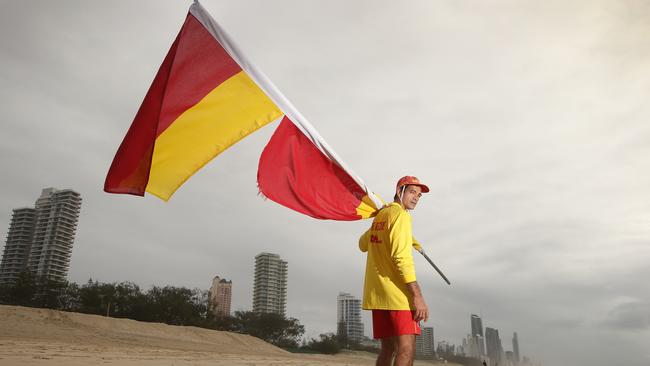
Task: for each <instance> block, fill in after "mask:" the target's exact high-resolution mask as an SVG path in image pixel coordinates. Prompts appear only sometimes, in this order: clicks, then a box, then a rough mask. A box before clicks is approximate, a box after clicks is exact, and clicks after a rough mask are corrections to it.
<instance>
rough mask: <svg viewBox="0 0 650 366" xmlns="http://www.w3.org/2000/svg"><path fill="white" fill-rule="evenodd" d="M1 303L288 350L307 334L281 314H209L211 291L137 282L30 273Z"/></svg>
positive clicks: (0, 295) (1, 290) (1, 292)
mask: <svg viewBox="0 0 650 366" xmlns="http://www.w3.org/2000/svg"><path fill="white" fill-rule="evenodd" d="M0 304H5V305H20V306H29V307H38V308H49V309H55V310H63V311H74V312H80V313H86V314H97V315H104V316H111V317H115V318H129V319H134V320H140V321H145V322H158V323H166V324H170V325H192V326H197V327H202V328H210V329H215V330H227V331H231V332H237V333H244V334H250V335H252V336H255V337H258V338H260V339H263V340H265V341H267V342H269V343H271V344H274V345H276V346H278V347H283V348H296V347H298V342H299V340H300V339H301V337H302V335H303V334H304V332H305V328H304V326H302V325H301V324H300V322H299V321H298V320H297V319H294V318H288V319H287V318H284V317H283V316H282V315H279V314H259V313H254V312H252V311H237V312H235V315H234V316H227V317H214V316H212V315H211V314H209V313H208V308H209V305H210V304H209V296H208V291H205V290H200V289H193V290H191V289H188V288H185V287H173V286H165V287H158V286H154V287H152V288H151V289H149V290H147V291H142V290H141V289H140V287H139V286H138V285H136V284H135V283H132V282H121V283H101V282H97V281H93V280H92V279H90V280H89V281H88V282H87V283H86V284H84V285H82V286H79V285H77V284H76V283H69V282H57V281H52V280H48V279H44V278H35V277H34V276H32V275H31V274H30V273H29V272H28V271H25V272H23V273H21V274H20V276H19V278H18V279H17V280H16V281H15V282H14V283H13V284H11V285H5V286H2V287H0Z"/></svg>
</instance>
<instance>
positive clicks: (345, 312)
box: [336, 292, 363, 343]
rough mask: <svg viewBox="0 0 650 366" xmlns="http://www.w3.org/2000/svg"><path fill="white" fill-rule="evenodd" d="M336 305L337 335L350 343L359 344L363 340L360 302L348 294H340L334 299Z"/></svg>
mask: <svg viewBox="0 0 650 366" xmlns="http://www.w3.org/2000/svg"><path fill="white" fill-rule="evenodd" d="M336 305H337V306H336V309H337V311H336V318H337V320H336V321H337V333H338V335H339V336H342V335H345V337H346V338H347V340H348V342H350V343H360V342H361V340H362V339H363V323H362V322H361V300H359V299H357V298H355V297H354V296H352V295H350V294H348V293H345V292H340V293H339V295H338V296H337V298H336Z"/></svg>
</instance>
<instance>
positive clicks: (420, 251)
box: [416, 249, 451, 285]
mask: <svg viewBox="0 0 650 366" xmlns="http://www.w3.org/2000/svg"><path fill="white" fill-rule="evenodd" d="M416 250H417V251H418V252H419V253H420V254H422V256H423V257H424V259H426V260H427V262H429V263H430V264H431V265H432V266H433V268H434V269H435V270H436V272H438V274H439V275H440V277H442V279H443V280H445V282H447V284H448V285H451V282H449V280H448V279H447V277H446V276H445V274H444V273H442V271H441V270H440V268H438V266H436V265H435V263H433V261H432V260H431V258H429V256H428V255H427V254H426V253H425V252H424V249H416Z"/></svg>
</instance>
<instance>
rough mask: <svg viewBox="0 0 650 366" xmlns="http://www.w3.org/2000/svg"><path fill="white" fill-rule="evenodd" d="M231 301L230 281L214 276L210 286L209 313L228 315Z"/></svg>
mask: <svg viewBox="0 0 650 366" xmlns="http://www.w3.org/2000/svg"><path fill="white" fill-rule="evenodd" d="M231 303H232V281H228V280H226V279H225V278H220V277H219V276H215V277H214V278H213V279H212V287H210V313H212V314H213V315H216V316H229V315H230V305H231Z"/></svg>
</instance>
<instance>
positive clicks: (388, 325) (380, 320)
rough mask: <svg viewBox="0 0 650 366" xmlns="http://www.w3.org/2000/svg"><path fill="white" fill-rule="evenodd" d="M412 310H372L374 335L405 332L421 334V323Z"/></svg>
mask: <svg viewBox="0 0 650 366" xmlns="http://www.w3.org/2000/svg"><path fill="white" fill-rule="evenodd" d="M413 315H414V312H412V311H411V310H377V309H373V310H372V333H373V334H372V336H373V338H375V339H379V338H386V337H394V336H398V335H404V334H417V335H420V324H418V323H417V322H416V321H415V320H413Z"/></svg>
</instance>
